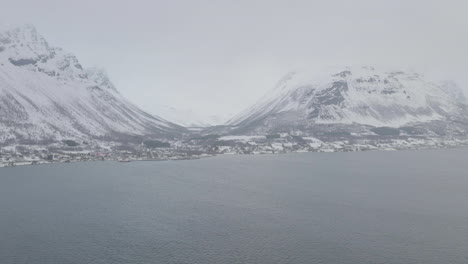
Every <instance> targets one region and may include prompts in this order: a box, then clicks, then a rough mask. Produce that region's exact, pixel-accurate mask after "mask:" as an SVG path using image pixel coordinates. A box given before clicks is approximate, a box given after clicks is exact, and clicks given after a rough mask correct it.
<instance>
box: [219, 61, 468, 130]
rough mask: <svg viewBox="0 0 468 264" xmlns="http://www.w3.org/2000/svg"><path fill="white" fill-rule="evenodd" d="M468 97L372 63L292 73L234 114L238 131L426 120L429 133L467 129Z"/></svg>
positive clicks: (233, 122)
mask: <svg viewBox="0 0 468 264" xmlns="http://www.w3.org/2000/svg"><path fill="white" fill-rule="evenodd" d="M467 117H468V111H467V99H466V98H465V96H464V95H463V92H462V91H461V90H460V89H459V88H458V87H457V86H456V85H455V84H454V83H453V82H445V83H442V84H438V83H434V82H431V81H428V80H426V79H425V78H424V77H423V76H422V75H420V74H417V73H412V72H402V71H379V70H376V69H374V68H372V67H357V68H342V69H340V70H336V69H335V70H330V71H324V72H320V73H317V72H291V73H289V74H287V75H286V76H284V77H283V78H282V79H281V80H280V81H279V82H278V84H277V85H276V87H275V88H274V89H273V90H271V91H269V92H268V93H267V94H266V95H265V96H264V97H263V98H262V99H261V100H260V101H259V102H258V103H257V104H255V105H254V106H252V107H250V108H249V109H247V110H246V111H244V112H242V113H241V114H239V115H238V116H236V117H234V118H233V119H231V120H230V121H229V122H228V124H229V125H230V126H231V127H233V130H232V133H241V134H268V133H276V132H296V133H305V134H314V133H317V131H321V130H322V131H323V130H329V131H332V130H340V131H343V130H345V131H348V130H350V131H351V132H352V131H353V129H351V128H355V129H357V130H362V128H363V127H369V128H372V127H391V128H401V127H408V126H418V127H419V128H420V127H421V126H423V124H426V127H424V129H426V131H425V132H427V133H433V132H434V133H443V132H444V131H449V130H450V131H451V132H454V133H466V131H467V130H466V128H468V126H467V124H468V123H467Z"/></svg>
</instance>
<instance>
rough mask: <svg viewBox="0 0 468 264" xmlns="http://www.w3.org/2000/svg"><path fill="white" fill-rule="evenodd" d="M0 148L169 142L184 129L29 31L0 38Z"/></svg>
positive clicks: (29, 28) (26, 28) (17, 30)
mask: <svg viewBox="0 0 468 264" xmlns="http://www.w3.org/2000/svg"><path fill="white" fill-rule="evenodd" d="M0 130H1V131H2V132H4V133H2V134H1V135H0V145H1V144H5V143H6V142H54V141H58V140H61V139H64V138H65V139H67V138H77V139H83V140H85V139H86V140H93V139H95V140H128V139H129V138H131V137H135V136H151V137H173V136H179V135H181V134H183V133H185V131H186V130H185V129H184V128H182V127H180V126H178V125H176V124H173V123H171V122H168V121H166V120H164V119H162V118H159V117H156V116H152V115H150V114H148V113H146V112H144V111H142V110H141V109H139V108H138V107H137V106H135V105H134V104H132V103H130V102H128V101H127V100H126V99H125V98H123V97H122V95H121V94H119V93H118V91H117V89H116V88H115V87H114V85H113V84H112V82H111V81H110V79H109V77H108V76H107V74H105V72H104V71H103V70H100V69H85V68H84V67H83V66H82V65H81V64H80V62H79V61H78V59H77V58H76V57H75V56H74V55H73V54H70V53H68V52H66V51H64V50H62V49H60V48H55V47H52V46H50V45H49V44H48V43H47V41H46V40H45V39H44V38H43V37H42V36H41V35H39V34H38V33H37V31H36V29H35V28H34V27H33V26H24V27H20V28H15V29H12V30H8V31H6V32H3V33H0Z"/></svg>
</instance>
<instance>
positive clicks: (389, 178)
mask: <svg viewBox="0 0 468 264" xmlns="http://www.w3.org/2000/svg"><path fill="white" fill-rule="evenodd" d="M467 157H468V149H445V150H424V151H395V152H361V153H306V154H287V155H262V156H219V157H214V158H208V159H202V160H190V161H163V162H132V163H114V162H94V163H75V164H51V165H40V166H26V167H15V168H2V169H0V263H2V264H10V263H36V264H39V263H47V264H50V263H62V264H63V263H350V264H351V263H352V264H358V263H359V264H361V263H389V264H390V263H391V264H394V263H405V264H407V263H425V264H431V263H434V264H436V263H437V264H439V263H460V264H466V263H468V239H467V238H468V191H467V190H468V162H467V161H468V160H467Z"/></svg>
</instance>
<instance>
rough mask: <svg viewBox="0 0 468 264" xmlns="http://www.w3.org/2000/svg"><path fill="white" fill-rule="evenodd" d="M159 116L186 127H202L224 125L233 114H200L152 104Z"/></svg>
mask: <svg viewBox="0 0 468 264" xmlns="http://www.w3.org/2000/svg"><path fill="white" fill-rule="evenodd" d="M153 108H154V109H156V113H158V115H159V116H161V117H163V118H165V119H167V120H171V122H174V123H176V124H178V125H181V126H184V127H188V128H204V127H210V126H219V125H224V124H225V123H226V122H227V121H228V120H229V119H230V118H232V117H233V115H209V116H204V115H200V114H198V113H197V112H195V111H193V110H192V109H180V108H176V107H172V106H167V105H159V106H154V107H153Z"/></svg>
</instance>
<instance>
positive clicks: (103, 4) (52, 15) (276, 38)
mask: <svg viewBox="0 0 468 264" xmlns="http://www.w3.org/2000/svg"><path fill="white" fill-rule="evenodd" d="M0 1H1V7H0V25H3V26H5V25H18V24H25V23H30V24H34V25H35V26H36V27H37V29H38V31H39V32H40V33H41V34H42V35H43V36H44V37H45V38H46V39H47V40H48V41H49V43H50V44H52V45H54V46H59V47H62V48H64V49H66V50H68V51H70V52H72V53H74V54H75V55H76V56H77V57H78V59H79V60H80V61H81V63H82V64H83V65H84V66H99V67H103V68H105V69H106V70H107V72H108V73H109V75H110V77H111V79H112V81H113V82H114V83H115V85H116V86H117V88H118V89H119V90H120V91H121V93H123V94H124V95H125V96H126V97H128V98H129V99H130V100H131V101H133V102H135V103H137V104H139V105H140V106H142V107H143V108H145V109H146V110H148V111H150V112H153V113H154V114H157V109H158V107H157V105H170V106H174V107H177V108H182V109H192V110H194V111H195V112H198V113H199V114H201V115H209V114H210V113H215V114H226V113H236V112H238V111H240V110H242V109H243V108H245V107H247V106H249V105H250V104H251V103H253V102H255V101H256V100H257V99H258V97H260V96H261V95H263V94H264V93H265V92H266V91H267V90H269V89H270V88H271V87H272V86H273V85H274V84H275V83H276V82H277V81H278V79H280V78H281V77H282V76H283V75H284V74H285V73H287V72H289V71H291V70H294V69H298V68H304V67H306V68H309V67H310V68H317V67H321V66H322V65H357V64H365V65H377V66H379V65H385V66H392V67H395V68H404V69H407V68H412V69H415V70H418V71H421V72H425V73H426V75H427V74H430V75H433V76H435V77H436V78H452V79H455V80H458V82H459V83H460V84H461V85H463V86H466V87H468V77H467V75H468V74H467V73H466V72H467V69H468V67H467V61H468V15H467V11H468V1H467V0H444V1H442V0H440V1H434V0H420V1H411V0H405V1H403V0H387V1H379V0H353V1H351V0H343V1H333V0H327V1H313V0H309V1H292V0H288V1H286V0H285V1H274V0H246V1H244V0H236V1H232V0H231V1H221V0H217V1H214V0H213V1H206V0H190V1H177V0H171V1H158V0H132V1H124V0H120V1H119V0H101V1H99V0H79V1H77V0H73V1H68V0H14V1H13V0H12V1H10V0H0ZM467 90H468V89H467Z"/></svg>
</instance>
